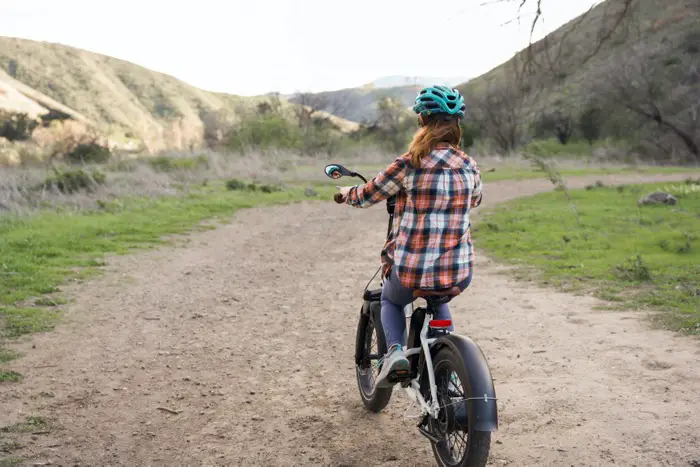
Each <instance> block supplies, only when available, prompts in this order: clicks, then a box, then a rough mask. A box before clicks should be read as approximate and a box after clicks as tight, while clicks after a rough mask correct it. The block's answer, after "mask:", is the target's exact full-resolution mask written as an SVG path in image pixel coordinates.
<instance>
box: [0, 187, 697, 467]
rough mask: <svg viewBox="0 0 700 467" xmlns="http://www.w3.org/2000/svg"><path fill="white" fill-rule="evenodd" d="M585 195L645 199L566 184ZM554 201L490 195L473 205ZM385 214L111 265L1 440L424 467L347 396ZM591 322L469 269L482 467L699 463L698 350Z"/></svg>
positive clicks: (100, 450)
mask: <svg viewBox="0 0 700 467" xmlns="http://www.w3.org/2000/svg"><path fill="white" fill-rule="evenodd" d="M660 178H663V177H657V178H656V180H659V179H660ZM671 178H672V177H666V179H669V180H670V179H671ZM676 178H677V177H676ZM681 178H682V177H681ZM596 179H603V180H604V181H607V182H611V181H618V182H628V181H632V180H634V181H642V180H649V178H648V177H638V178H634V179H630V178H629V177H626V178H622V177H617V179H616V180H613V179H612V178H611V177H607V179H606V177H593V178H592V179H588V180H584V179H578V180H577V181H576V182H572V183H571V185H572V186H582V185H583V184H585V183H590V182H591V180H596ZM550 188H551V187H550V186H549V185H548V184H547V183H546V182H544V181H538V180H530V181H526V182H518V183H513V182H501V183H491V184H489V185H488V187H487V194H486V198H485V200H486V203H489V204H491V203H495V202H497V201H503V200H506V199H509V198H512V197H514V196H517V195H523V194H531V193H535V192H538V191H543V190H548V189H550ZM385 215H386V213H385V210H384V209H383V208H382V207H378V208H376V209H371V210H367V211H360V210H353V209H349V208H343V207H339V206H335V205H333V204H331V203H305V204H300V205H296V206H286V207H273V208H264V209H252V210H247V211H241V212H240V213H239V215H238V216H237V218H236V220H235V222H233V223H231V224H230V225H226V226H224V227H222V228H219V229H217V230H212V231H208V232H205V233H196V234H192V235H191V236H189V237H187V244H186V247H178V248H162V249H158V250H155V251H152V252H148V253H144V254H138V255H134V256H128V257H119V258H114V259H113V260H110V262H109V266H108V267H107V273H106V274H105V275H104V276H102V277H100V278H98V279H96V280H94V281H92V282H91V283H89V284H83V285H81V286H79V287H78V289H76V290H74V294H73V297H72V298H73V299H74V301H73V303H72V305H71V306H70V309H69V311H68V312H67V315H66V319H65V320H64V322H63V323H62V324H61V325H60V326H59V327H58V328H57V329H56V330H55V331H54V332H51V333H48V334H45V335H37V336H33V337H32V338H31V339H30V340H29V341H28V342H26V343H25V344H21V345H20V347H21V348H22V350H23V351H24V352H26V356H25V357H24V358H22V359H20V360H18V361H16V362H14V363H13V364H12V366H13V368H14V369H16V370H17V371H20V372H21V373H23V374H24V375H25V382H23V383H19V384H12V385H3V386H1V387H0V391H1V392H0V416H1V417H2V423H1V424H0V425H10V424H12V423H14V422H17V421H20V420H23V419H24V418H25V417H26V416H28V415H39V416H41V417H45V418H46V419H47V420H49V421H51V423H52V425H51V426H49V427H48V428H41V429H40V430H39V431H37V432H36V433H35V434H31V433H26V434H10V435H6V437H5V440H7V439H10V440H15V441H17V442H19V443H21V444H23V445H24V447H23V448H21V449H17V450H16V451H15V455H17V456H22V457H27V458H30V459H31V460H30V461H29V463H28V465H44V464H43V463H46V462H47V461H51V462H52V463H53V465H81V466H84V465H95V466H106V465H128V466H135V465H167V466H180V465H245V466H248V465H264V466H274V465H319V464H320V465H346V466H347V465H358V466H360V465H362V466H366V465H397V466H398V465H402V466H405V465H432V463H433V459H432V455H431V453H430V450H429V446H428V442H427V440H425V439H424V438H423V437H422V436H421V435H420V434H419V433H418V432H417V430H416V429H415V428H414V425H413V422H412V421H410V420H407V419H405V418H403V416H404V412H405V409H406V407H407V403H406V400H405V396H404V395H403V394H401V393H397V394H396V395H395V396H394V399H393V400H392V402H391V404H390V405H389V407H388V409H387V411H386V412H385V413H382V414H380V415H372V414H369V413H367V412H365V411H364V410H363V408H362V404H361V402H360V398H359V395H358V393H357V388H356V383H355V377H354V368H353V357H352V355H353V347H354V335H355V324H356V317H357V313H358V311H359V307H360V297H361V291H362V287H364V285H365V283H366V281H367V280H368V279H369V277H370V276H371V274H372V273H373V272H374V270H375V265H376V263H377V260H378V250H379V248H380V246H381V244H382V240H383V234H384V226H385V221H386V218H385ZM477 242H478V239H477ZM477 248H478V243H477ZM597 303H598V302H597V301H596V300H594V299H591V298H586V297H577V296H572V295H566V294H561V293H554V292H552V291H547V290H542V289H534V288H532V286H530V285H528V284H525V283H519V282H515V281H513V280H511V279H510V278H508V276H507V275H504V274H502V270H501V268H500V267H499V266H498V265H496V264H494V263H492V262H491V261H489V260H488V259H486V258H484V256H483V255H479V257H478V269H477V272H476V276H475V281H474V283H473V285H472V287H471V288H470V290H469V292H468V293H466V294H465V295H464V296H462V297H460V298H459V299H457V300H456V301H455V302H454V305H453V313H454V318H455V321H456V325H457V328H458V329H459V330H462V331H463V332H465V333H467V334H469V335H470V336H471V337H473V338H474V339H475V340H476V341H477V342H478V343H479V344H480V345H481V346H482V348H483V350H484V352H485V354H486V356H487V358H488V360H489V362H490V365H491V368H492V371H493V375H494V378H495V380H496V391H497V394H498V396H499V410H500V422H501V427H500V431H498V432H497V433H496V434H495V435H494V438H493V444H492V456H491V462H492V464H494V465H505V464H510V465H516V466H523V465H564V466H570V465H576V466H579V465H587V466H588V465H611V464H613V463H614V464H615V465H637V466H642V465H654V466H656V465H678V466H683V465H686V466H687V465H691V464H690V462H691V461H700V365H698V362H699V361H700V345H698V342H697V341H696V340H693V339H689V338H682V337H677V336H674V335H673V334H671V333H669V332H664V331H655V330H650V329H649V326H648V324H647V323H646V322H645V321H644V320H643V319H641V318H643V314H641V313H617V312H602V311H595V310H594V306H595V305H596V304H597ZM32 344H33V345H34V346H35V348H32ZM159 408H168V409H173V410H176V411H181V413H179V414H171V413H168V412H166V411H163V410H159ZM0 435H1V433H0ZM0 447H1V446H0ZM1 455H2V453H1V452H0V456H1ZM35 463H38V464H35ZM694 465H697V464H694Z"/></svg>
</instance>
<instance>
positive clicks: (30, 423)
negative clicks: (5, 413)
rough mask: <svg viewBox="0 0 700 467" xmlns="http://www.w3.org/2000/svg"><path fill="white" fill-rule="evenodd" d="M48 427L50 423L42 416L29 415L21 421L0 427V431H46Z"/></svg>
mask: <svg viewBox="0 0 700 467" xmlns="http://www.w3.org/2000/svg"><path fill="white" fill-rule="evenodd" d="M49 428H51V423H50V422H49V421H48V420H46V419H45V418H44V417H41V416H38V415H30V416H28V417H27V418H26V419H25V420H24V421H23V422H19V423H15V424H14V425H10V426H4V427H2V428H0V433H33V432H37V431H47V430H48V429H49Z"/></svg>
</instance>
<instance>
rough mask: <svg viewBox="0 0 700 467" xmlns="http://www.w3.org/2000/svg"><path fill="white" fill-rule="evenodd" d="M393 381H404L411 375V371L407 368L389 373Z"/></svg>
mask: <svg viewBox="0 0 700 467" xmlns="http://www.w3.org/2000/svg"><path fill="white" fill-rule="evenodd" d="M390 377H391V379H393V380H394V382H399V381H405V380H407V379H408V378H410V377H411V372H410V371H409V370H396V371H393V372H392V374H391V375H390Z"/></svg>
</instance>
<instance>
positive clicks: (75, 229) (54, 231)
mask: <svg viewBox="0 0 700 467" xmlns="http://www.w3.org/2000/svg"><path fill="white" fill-rule="evenodd" d="M320 193H321V194H322V195H323V194H324V193H325V194H326V195H328V196H329V195H330V194H331V193H332V188H331V187H328V188H327V190H326V191H324V190H320ZM304 198H305V197H304V194H303V189H301V188H296V187H294V188H289V189H286V190H284V191H281V192H273V193H265V192H262V191H260V190H256V191H248V190H246V191H227V190H225V189H224V187H223V186H214V187H208V188H207V189H206V191H202V192H200V193H196V194H192V195H189V196H186V197H179V198H174V197H172V198H161V199H130V200H121V201H118V202H111V203H102V207H103V209H102V210H101V211H98V212H83V213H65V212H64V213H59V212H42V213H40V214H37V215H34V216H32V217H24V218H20V217H5V218H2V219H0V333H2V335H4V336H5V337H17V336H20V335H22V334H27V333H31V332H37V331H45V330H48V329H51V328H52V327H53V325H54V324H55V323H56V321H57V319H58V318H59V316H60V312H59V310H58V309H56V308H55V307H54V308H46V307H45V305H49V304H53V303H56V304H60V303H62V302H63V300H62V299H61V298H60V297H55V294H56V293H57V292H58V293H59V294H60V288H59V287H60V285H61V284H63V283H65V282H66V281H67V280H68V279H71V278H80V277H88V276H90V275H91V274H93V273H95V272H97V271H98V270H99V267H100V266H102V265H104V255H105V254H109V253H116V254H123V253H127V252H129V251H130V250H132V249H134V248H144V247H152V246H154V245H157V244H160V243H162V242H163V241H164V240H163V237H164V236H166V235H170V234H178V233H182V232H184V231H186V230H188V229H191V228H193V227H195V226H196V225H197V224H198V223H200V222H201V221H204V220H206V219H211V218H226V217H228V216H230V215H231V214H232V213H234V212H235V211H236V210H237V209H240V208H248V207H253V206H261V205H269V204H275V203H288V202H294V201H298V200H302V199H304ZM45 294H52V295H51V297H50V298H49V297H42V295H45ZM32 304H33V305H39V307H37V306H31V305H32Z"/></svg>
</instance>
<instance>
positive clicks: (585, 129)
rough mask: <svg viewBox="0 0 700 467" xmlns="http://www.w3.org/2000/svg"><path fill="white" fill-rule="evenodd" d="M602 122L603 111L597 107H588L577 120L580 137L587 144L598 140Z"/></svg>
mask: <svg viewBox="0 0 700 467" xmlns="http://www.w3.org/2000/svg"><path fill="white" fill-rule="evenodd" d="M602 121H603V111H602V110H601V109H600V108H598V107H593V106H591V107H588V108H587V109H586V110H584V111H583V113H582V114H581V116H580V117H579V120H578V127H579V130H580V131H581V135H582V136H583V137H584V139H585V140H586V141H588V143H589V144H593V142H594V141H596V140H597V139H598V138H600V133H601V131H600V128H601V126H602Z"/></svg>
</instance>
